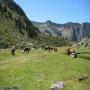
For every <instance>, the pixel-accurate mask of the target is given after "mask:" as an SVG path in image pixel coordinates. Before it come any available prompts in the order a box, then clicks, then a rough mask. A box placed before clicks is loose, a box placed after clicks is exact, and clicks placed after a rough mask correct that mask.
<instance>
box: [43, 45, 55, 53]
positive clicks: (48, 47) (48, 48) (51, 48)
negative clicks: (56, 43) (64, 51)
mask: <svg viewBox="0 0 90 90" xmlns="http://www.w3.org/2000/svg"><path fill="white" fill-rule="evenodd" d="M52 50H53V51H55V52H57V48H56V47H51V46H47V47H45V48H44V51H52Z"/></svg>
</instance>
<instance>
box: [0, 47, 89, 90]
mask: <svg viewBox="0 0 90 90" xmlns="http://www.w3.org/2000/svg"><path fill="white" fill-rule="evenodd" d="M64 51H65V48H58V52H44V51H43V50H40V49H33V50H32V51H31V52H30V53H29V54H24V53H20V50H17V51H16V55H15V56H12V55H11V53H10V50H8V49H7V50H3V51H1V52H0V87H11V88H12V87H18V88H19V89H20V90H50V86H51V84H52V83H53V81H65V83H66V87H65V88H64V89H63V90H90V51H89V50H83V49H78V51H79V52H81V54H79V55H78V58H70V57H69V56H67V55H65V54H64ZM85 57H88V59H87V58H85ZM82 74H83V75H87V76H88V79H87V80H84V81H81V82H79V81H78V80H77V78H78V77H79V76H80V75H82Z"/></svg>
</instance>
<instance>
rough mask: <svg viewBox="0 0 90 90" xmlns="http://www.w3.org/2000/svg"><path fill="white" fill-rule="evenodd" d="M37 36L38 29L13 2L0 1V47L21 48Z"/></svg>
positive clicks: (7, 0)
mask: <svg viewBox="0 0 90 90" xmlns="http://www.w3.org/2000/svg"><path fill="white" fill-rule="evenodd" d="M38 34H39V30H38V28H36V27H35V26H33V24H32V22H31V21H30V20H29V19H28V18H27V16H26V14H25V13H24V11H23V10H22V9H21V7H20V6H19V5H17V4H16V3H15V2H14V0H0V47H3V48H5V47H8V46H10V45H15V46H21V45H23V44H25V43H27V42H30V40H32V39H34V38H36V37H38Z"/></svg>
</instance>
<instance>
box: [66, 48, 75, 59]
mask: <svg viewBox="0 0 90 90" xmlns="http://www.w3.org/2000/svg"><path fill="white" fill-rule="evenodd" d="M67 54H68V55H70V57H74V58H76V57H77V53H76V52H75V51H74V50H72V49H71V48H67Z"/></svg>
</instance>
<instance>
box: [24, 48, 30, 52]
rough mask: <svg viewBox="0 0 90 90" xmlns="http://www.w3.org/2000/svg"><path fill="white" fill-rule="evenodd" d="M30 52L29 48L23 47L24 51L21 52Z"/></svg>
mask: <svg viewBox="0 0 90 90" xmlns="http://www.w3.org/2000/svg"><path fill="white" fill-rule="evenodd" d="M30 50H31V49H30V48H29V47H25V48H24V50H23V52H24V53H25V52H26V53H29V51H30Z"/></svg>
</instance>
